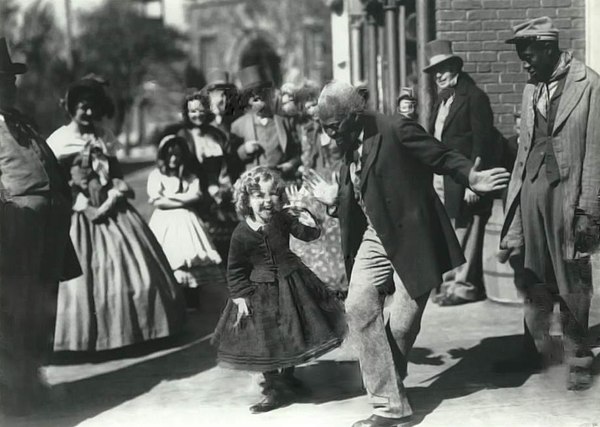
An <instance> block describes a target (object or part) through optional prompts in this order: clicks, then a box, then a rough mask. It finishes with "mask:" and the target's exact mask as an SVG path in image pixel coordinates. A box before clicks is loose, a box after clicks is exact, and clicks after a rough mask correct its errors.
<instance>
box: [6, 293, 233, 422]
mask: <svg viewBox="0 0 600 427" xmlns="http://www.w3.org/2000/svg"><path fill="white" fill-rule="evenodd" d="M225 295H226V290H225V289H217V288H215V289H206V290H205V297H206V299H207V301H210V304H206V309H204V310H203V311H201V312H196V313H191V314H190V316H189V318H188V323H187V325H186V329H185V331H184V332H183V333H182V334H181V335H180V336H178V337H173V338H169V339H162V340H156V341H153V342H146V343H142V344H139V345H136V346H130V347H127V348H122V349H117V350H112V351H105V352H98V353H74V352H73V353H70V352H61V353H60V354H55V355H54V360H53V362H54V364H62V365H65V364H92V366H93V364H96V363H102V362H106V361H110V360H119V359H128V358H138V357H142V356H145V355H149V354H151V353H153V352H156V351H159V350H165V349H168V348H172V351H171V352H170V353H168V354H164V355H161V356H157V357H154V358H151V359H148V358H147V359H143V360H140V361H139V362H134V363H133V364H130V365H129V366H126V367H123V368H117V369H115V370H112V371H110V372H107V373H102V374H99V375H93V374H92V376H90V377H89V378H85V379H81V380H77V381H72V382H64V383H60V384H58V385H56V386H53V387H52V388H51V389H50V402H49V403H48V404H46V405H45V406H44V407H42V408H40V410H39V412H38V413H36V414H35V415H32V416H29V417H23V418H12V419H7V420H0V421H2V425H3V426H7V427H9V426H10V427H12V426H15V427H20V426H36V427H37V426H39V427H71V426H75V425H77V424H79V423H81V422H82V421H84V420H86V419H88V418H92V417H94V416H96V415H98V414H100V413H102V412H104V411H107V410H109V409H111V408H114V407H116V406H118V405H120V404H122V403H124V402H127V401H129V400H132V399H134V398H136V397H138V396H140V395H142V394H144V393H147V392H148V391H149V390H151V389H152V388H154V387H155V386H157V385H158V384H160V383H161V382H163V381H173V380H179V379H184V378H188V377H192V376H194V375H197V374H199V373H201V372H203V371H206V370H208V369H211V368H213V367H214V366H215V365H216V349H215V348H214V347H213V346H212V345H211V344H210V337H207V335H209V334H210V333H212V331H213V329H214V327H215V325H216V323H217V321H218V317H219V315H220V312H221V307H222V306H223V304H224V302H225ZM91 369H93V368H91Z"/></svg>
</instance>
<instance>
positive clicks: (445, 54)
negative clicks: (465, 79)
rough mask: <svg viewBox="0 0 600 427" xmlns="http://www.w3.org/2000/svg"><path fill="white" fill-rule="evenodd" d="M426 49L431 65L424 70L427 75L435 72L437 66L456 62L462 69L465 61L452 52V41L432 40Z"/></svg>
mask: <svg viewBox="0 0 600 427" xmlns="http://www.w3.org/2000/svg"><path fill="white" fill-rule="evenodd" d="M425 48H426V50H427V56H428V57H429V65H428V66H427V67H425V68H423V71H425V72H426V73H431V72H433V71H434V69H435V68H436V67H437V66H439V65H440V64H442V63H446V62H449V61H454V62H456V63H458V64H459V65H460V66H461V67H462V64H463V60H462V58H461V57H460V56H458V55H455V54H454V53H453V52H452V42H451V41H450V40H432V41H430V42H429V43H427V45H426V46H425Z"/></svg>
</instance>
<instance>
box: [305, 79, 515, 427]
mask: <svg viewBox="0 0 600 427" xmlns="http://www.w3.org/2000/svg"><path fill="white" fill-rule="evenodd" d="M363 106H364V100H363V98H362V97H361V96H360V94H359V93H358V92H357V90H356V89H355V88H353V87H352V86H350V85H348V84H345V83H341V82H333V83H330V84H328V85H327V86H325V88H324V89H323V91H322V92H321V95H320V97H319V103H318V111H319V118H320V119H321V123H322V125H323V129H324V130H325V132H326V133H327V134H328V135H329V136H330V137H331V138H333V139H334V140H335V141H336V143H337V145H338V146H339V147H340V148H341V149H342V151H343V152H344V153H345V158H346V161H345V163H344V164H343V165H342V167H341V170H340V184H339V188H337V189H336V188H334V187H333V186H328V185H327V184H326V183H325V182H324V181H323V180H321V179H319V178H318V177H316V176H315V175H314V174H312V175H310V174H309V177H308V179H307V183H308V185H309V187H310V188H311V189H312V191H313V194H314V196H315V197H316V198H317V199H318V200H320V201H321V202H322V203H325V204H327V205H328V206H330V212H331V213H332V214H337V216H338V217H339V219H340V228H341V235H342V251H343V254H344V259H345V263H346V269H347V273H348V277H350V285H349V291H348V298H347V300H346V313H347V318H348V324H349V329H350V336H351V339H352V340H353V342H355V343H357V345H358V349H357V350H358V357H359V361H360V366H361V371H362V376H363V382H364V385H365V388H366V389H367V392H368V394H369V397H370V398H371V400H372V403H373V405H374V408H375V409H374V412H373V414H372V415H371V416H370V417H369V418H367V419H364V420H360V421H358V422H356V423H355V424H354V426H353V427H389V426H399V425H406V424H408V423H411V417H412V408H411V407H410V404H409V402H408V399H407V396H406V391H405V389H404V386H403V384H402V380H403V378H404V377H405V376H406V364H407V357H408V352H409V351H410V349H411V347H412V345H413V343H414V341H415V339H416V337H417V333H418V331H419V328H420V323H421V317H422V314H423V310H424V309H425V304H426V303H427V300H428V296H429V293H430V291H431V290H432V289H433V288H435V287H437V286H438V285H439V284H440V283H441V281H442V273H443V272H445V271H447V270H450V269H451V268H454V267H457V266H459V265H460V264H462V263H464V257H463V255H462V250H461V248H460V245H459V244H458V242H457V240H456V236H455V234H454V230H453V228H452V225H451V223H450V220H449V219H448V216H447V215H446V212H445V210H444V207H443V205H442V204H441V202H440V200H439V199H438V197H437V195H436V193H435V190H434V189H433V185H432V179H433V175H432V174H433V172H435V173H437V174H440V175H450V176H452V177H453V178H454V179H455V180H457V181H458V182H460V183H461V184H463V185H464V186H468V187H469V188H471V189H472V190H473V191H475V192H477V193H480V194H481V193H486V192H489V191H493V190H497V189H500V188H504V187H505V186H506V183H507V182H508V178H509V174H508V172H506V170H504V169H493V170H489V171H479V170H478V166H477V164H478V162H479V160H477V161H476V165H473V163H472V162H471V161H470V160H469V159H467V158H466V157H464V156H462V155H461V154H460V153H458V152H457V151H454V150H451V149H450V148H448V147H447V146H446V145H443V144H441V143H440V142H439V141H438V140H436V139H435V138H434V137H433V136H431V135H429V134H428V133H427V132H426V131H425V130H424V129H423V128H422V127H421V126H420V125H419V124H418V123H417V122H415V121H413V120H411V119H408V118H406V117H403V116H400V115H396V116H394V117H388V116H384V115H382V114H377V113H373V112H365V111H363ZM336 190H337V191H336ZM384 307H385V309H384Z"/></svg>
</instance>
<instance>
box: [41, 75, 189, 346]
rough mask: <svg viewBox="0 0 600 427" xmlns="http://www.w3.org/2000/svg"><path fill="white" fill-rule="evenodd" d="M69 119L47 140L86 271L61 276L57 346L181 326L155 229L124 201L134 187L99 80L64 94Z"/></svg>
mask: <svg viewBox="0 0 600 427" xmlns="http://www.w3.org/2000/svg"><path fill="white" fill-rule="evenodd" d="M65 107H66V109H67V111H68V112H69V114H70V115H71V118H72V120H71V122H70V123H69V124H68V125H66V126H62V127H61V128H59V129H57V130H56V131H55V132H54V133H53V134H52V135H51V136H50V137H49V138H48V145H49V146H50V148H51V149H52V151H53V152H54V154H55V156H56V157H57V159H58V160H59V163H60V164H61V165H62V167H63V169H64V171H65V173H66V174H67V176H68V178H69V183H70V185H71V189H72V192H73V198H74V204H73V213H72V217H71V231H70V235H71V239H72V241H73V244H74V246H75V251H76V252H77V256H78V258H79V262H80V264H81V267H82V270H83V276H80V277H78V278H76V279H73V280H69V281H65V282H62V283H60V286H59V292H58V314H57V319H56V328H55V340H54V350H55V351H62V350H67V351H96V350H108V349H114V348H118V347H123V346H127V345H131V344H135V343H139V342H142V341H146V340H151V339H155V338H161V337H166V336H169V335H172V334H174V333H176V332H178V331H179V330H180V329H181V327H182V324H183V321H184V317H185V308H184V305H183V298H182V295H181V292H180V290H179V289H178V286H177V282H176V281H175V278H174V276H173V273H172V271H171V268H170V267H169V263H168V261H167V259H166V257H165V255H164V253H163V251H162V249H161V247H160V245H159V244H158V242H157V241H156V238H155V237H154V235H153V234H152V231H150V229H149V228H148V226H147V225H146V224H145V223H144V220H143V219H142V218H141V216H140V215H139V214H138V213H137V212H136V211H135V209H134V208H133V207H132V206H131V205H130V204H129V203H128V202H127V199H128V198H130V197H132V192H131V190H130V189H129V187H128V186H127V184H126V183H125V182H124V181H123V176H122V174H121V172H120V170H119V163H118V161H117V159H116V157H115V145H116V141H115V137H114V135H112V133H111V132H110V131H109V130H108V129H106V128H104V127H103V126H102V125H101V124H100V120H101V119H102V118H103V117H104V116H110V115H112V111H113V105H112V102H111V100H110V98H108V95H107V94H106V92H105V90H104V83H103V82H102V81H99V80H97V79H95V78H91V77H90V78H84V79H82V80H80V81H78V82H76V83H74V84H72V85H71V86H70V88H69V90H68V91H67V95H66V97H65Z"/></svg>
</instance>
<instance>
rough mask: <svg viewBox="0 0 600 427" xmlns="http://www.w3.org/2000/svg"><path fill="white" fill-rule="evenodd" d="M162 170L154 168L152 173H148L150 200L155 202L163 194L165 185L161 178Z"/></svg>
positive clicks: (147, 187)
mask: <svg viewBox="0 0 600 427" xmlns="http://www.w3.org/2000/svg"><path fill="white" fill-rule="evenodd" d="M160 176H161V174H160V171H159V170H158V169H154V170H153V171H152V172H151V173H150V175H148V182H147V184H146V191H147V192H148V198H149V199H148V202H150V203H153V202H154V201H155V200H158V199H159V198H160V197H161V196H162V192H163V186H162V182H161V179H160Z"/></svg>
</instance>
